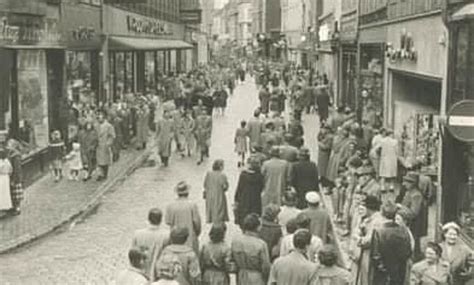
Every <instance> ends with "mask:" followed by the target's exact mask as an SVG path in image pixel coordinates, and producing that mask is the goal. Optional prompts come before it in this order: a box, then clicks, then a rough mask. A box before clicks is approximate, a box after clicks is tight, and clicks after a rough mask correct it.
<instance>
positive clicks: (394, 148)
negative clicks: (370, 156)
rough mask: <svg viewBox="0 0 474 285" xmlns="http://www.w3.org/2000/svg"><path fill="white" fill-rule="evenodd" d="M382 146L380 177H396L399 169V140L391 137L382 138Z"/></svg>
mask: <svg viewBox="0 0 474 285" xmlns="http://www.w3.org/2000/svg"><path fill="white" fill-rule="evenodd" d="M380 148H381V152H380V169H379V171H380V174H379V175H380V177H387V178H392V177H396V176H397V169H398V141H397V140H396V139H394V138H391V137H385V138H383V139H382V142H381V144H380Z"/></svg>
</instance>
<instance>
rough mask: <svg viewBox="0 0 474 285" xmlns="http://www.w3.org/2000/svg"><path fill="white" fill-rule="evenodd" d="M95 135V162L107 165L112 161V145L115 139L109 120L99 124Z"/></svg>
mask: <svg viewBox="0 0 474 285" xmlns="http://www.w3.org/2000/svg"><path fill="white" fill-rule="evenodd" d="M97 135H98V144H97V151H96V156H97V157H96V159H97V164H98V165H109V164H111V163H112V145H113V143H114V140H115V130H114V127H113V126H112V125H111V124H110V123H109V122H107V121H104V122H103V123H102V124H100V125H99V129H98V131H97Z"/></svg>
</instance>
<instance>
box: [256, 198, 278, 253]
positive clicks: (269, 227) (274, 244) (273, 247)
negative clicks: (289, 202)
mask: <svg viewBox="0 0 474 285" xmlns="http://www.w3.org/2000/svg"><path fill="white" fill-rule="evenodd" d="M279 213H280V207H278V206H277V205H274V204H269V205H268V206H266V207H265V208H264V209H263V214H262V226H261V227H260V231H259V236H260V238H261V239H262V240H263V241H265V243H266V244H267V247H268V252H269V254H270V261H271V262H273V260H275V259H276V258H277V257H278V256H279V255H280V246H279V245H280V240H281V238H282V237H283V232H282V230H281V226H280V225H279V224H278V220H277V218H278V214H279Z"/></svg>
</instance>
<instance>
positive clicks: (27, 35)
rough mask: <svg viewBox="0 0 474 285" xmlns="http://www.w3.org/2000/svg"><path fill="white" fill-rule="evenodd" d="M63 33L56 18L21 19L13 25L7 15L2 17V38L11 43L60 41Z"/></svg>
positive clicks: (0, 36)
mask: <svg viewBox="0 0 474 285" xmlns="http://www.w3.org/2000/svg"><path fill="white" fill-rule="evenodd" d="M60 39H61V34H60V33H59V31H58V26H57V22H56V21H55V20H45V21H39V22H36V23H34V22H30V21H21V22H18V23H15V25H11V24H10V23H9V20H8V18H7V17H2V18H0V40H2V41H7V42H10V43H39V42H48V43H52V42H55V43H57V42H59V41H60Z"/></svg>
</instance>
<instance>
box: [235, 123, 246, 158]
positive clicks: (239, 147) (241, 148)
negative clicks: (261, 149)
mask: <svg viewBox="0 0 474 285" xmlns="http://www.w3.org/2000/svg"><path fill="white" fill-rule="evenodd" d="M247 136H248V130H247V122H245V121H241V122H240V128H238V129H237V130H236V131H235V136H234V144H235V152H236V153H237V154H238V156H239V158H240V161H239V162H237V167H241V166H244V164H245V155H246V154H247V151H248V147H247Z"/></svg>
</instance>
